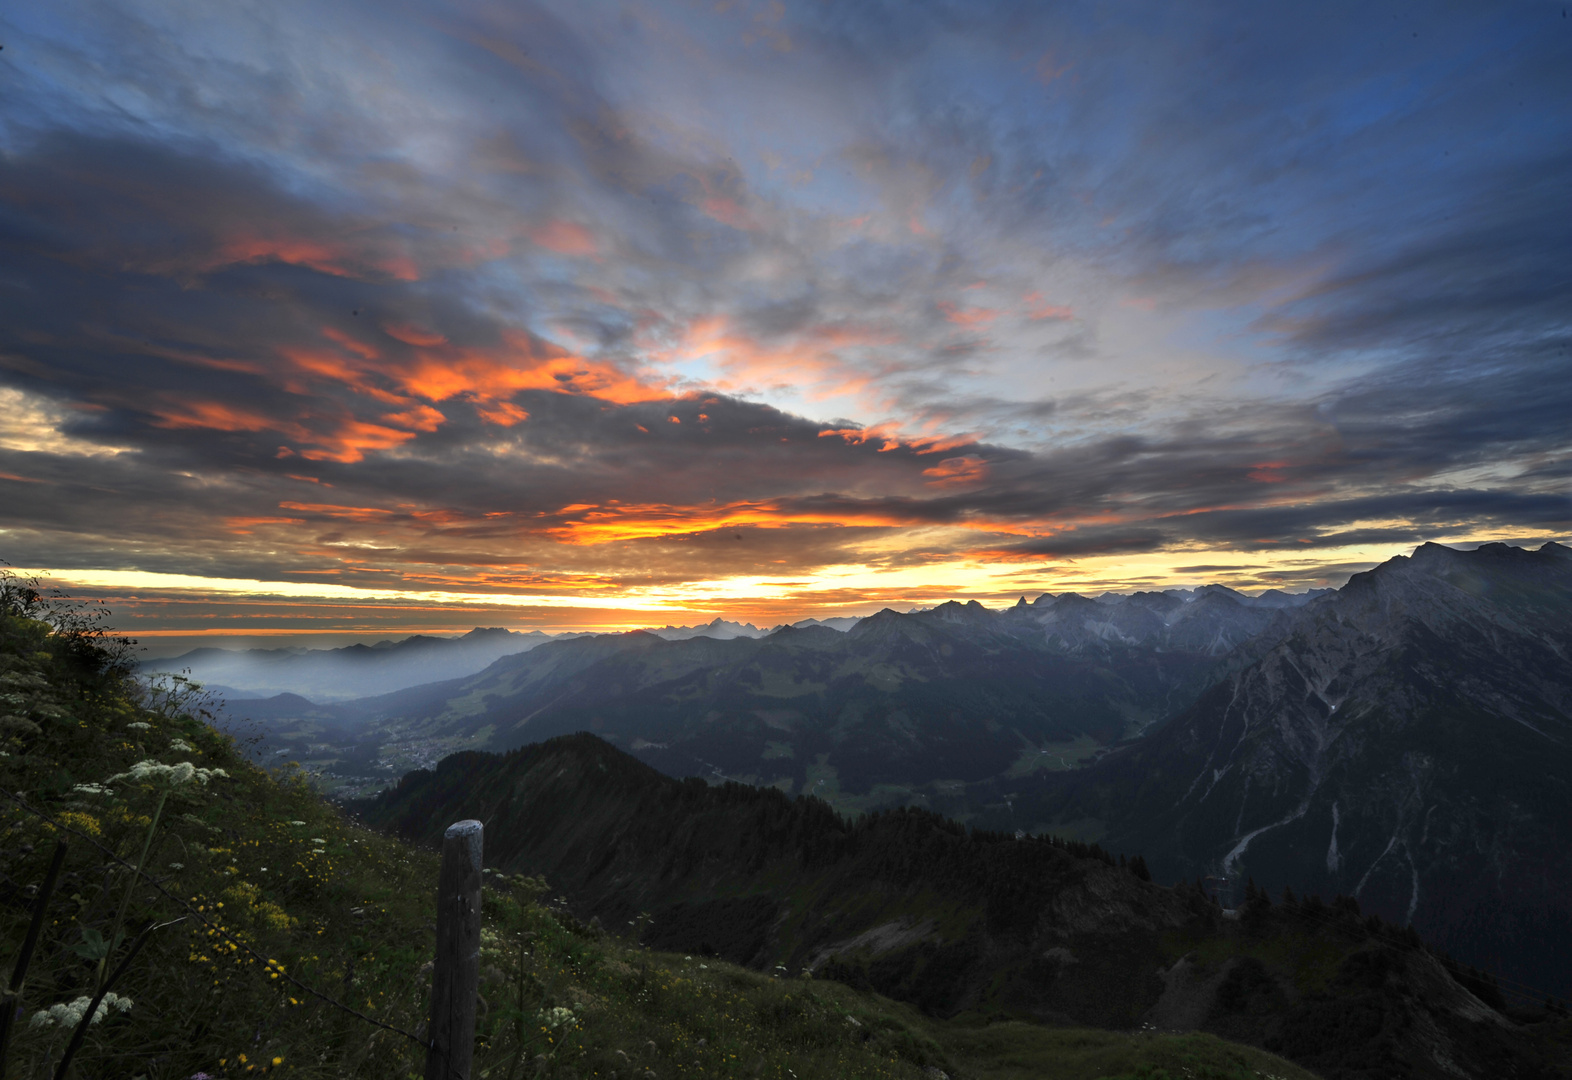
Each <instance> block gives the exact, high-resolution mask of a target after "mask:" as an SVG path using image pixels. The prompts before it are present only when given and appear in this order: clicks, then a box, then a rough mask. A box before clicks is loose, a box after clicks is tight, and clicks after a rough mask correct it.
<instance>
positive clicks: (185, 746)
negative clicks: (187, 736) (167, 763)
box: [169, 739, 196, 754]
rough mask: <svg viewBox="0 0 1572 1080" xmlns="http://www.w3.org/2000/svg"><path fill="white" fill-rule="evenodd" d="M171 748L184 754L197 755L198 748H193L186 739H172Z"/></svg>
mask: <svg viewBox="0 0 1572 1080" xmlns="http://www.w3.org/2000/svg"><path fill="white" fill-rule="evenodd" d="M169 748H170V749H171V750H178V751H180V752H181V753H182V754H194V753H196V747H194V746H192V745H191V744H190V743H188V742H186V741H185V740H184V739H172V740H170V743H169Z"/></svg>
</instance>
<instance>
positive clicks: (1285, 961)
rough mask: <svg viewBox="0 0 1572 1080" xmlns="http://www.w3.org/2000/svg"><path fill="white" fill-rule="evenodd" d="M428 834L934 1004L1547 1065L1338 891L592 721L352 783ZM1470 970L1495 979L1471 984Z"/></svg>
mask: <svg viewBox="0 0 1572 1080" xmlns="http://www.w3.org/2000/svg"><path fill="white" fill-rule="evenodd" d="M357 810H358V812H359V813H360V814H361V815H362V816H363V817H364V818H365V819H366V820H367V821H368V822H371V823H373V824H376V825H379V826H382V827H385V828H388V829H391V830H394V831H397V832H399V833H400V834H402V835H405V836H407V837H409V838H411V839H414V840H417V841H423V842H431V841H432V840H434V838H435V837H436V836H437V834H438V831H439V830H440V827H441V823H443V822H445V821H448V820H451V819H452V818H454V817H456V816H475V817H478V818H480V819H481V820H483V821H485V822H487V828H488V830H489V831H490V833H489V834H490V835H492V836H494V837H496V840H495V841H494V846H493V848H492V849H491V851H492V857H494V858H495V859H496V860H497V862H498V864H499V865H500V866H502V867H504V868H506V869H508V870H509V871H516V872H524V873H532V874H533V873H544V874H545V875H546V876H547V877H548V879H549V880H551V881H552V882H553V883H554V885H555V886H556V887H557V888H559V889H560V890H561V891H562V892H563V893H564V895H566V896H568V897H570V898H571V900H572V902H573V904H574V906H575V909H576V910H578V911H580V913H581V914H584V915H586V916H587V915H589V914H593V915H595V916H596V917H599V918H601V919H603V920H604V921H605V922H606V923H607V924H608V925H615V926H626V925H628V924H629V923H630V922H634V923H639V922H640V921H641V913H647V914H648V916H649V919H648V924H647V925H645V926H643V927H642V934H643V940H645V941H646V942H647V943H649V944H651V945H654V946H656V947H659V948H669V949H682V950H685V951H688V952H691V953H692V954H694V955H714V956H717V957H720V958H724V959H727V960H730V961H733V962H738V963H744V964H747V965H749V966H751V967H754V968H758V969H761V970H772V969H776V965H780V968H781V969H784V970H785V971H788V972H800V971H803V970H804V969H807V970H809V971H811V972H813V973H814V974H816V975H818V976H821V977H822V976H832V977H834V978H836V979H838V980H841V981H844V982H847V983H848V984H850V985H853V986H858V987H862V988H866V989H871V990H877V991H879V992H881V993H885V994H888V995H891V996H895V997H899V998H901V999H904V1000H907V1001H910V1002H913V1003H914V1004H917V1005H919V1006H920V1007H921V1008H923V1009H924V1010H925V1011H926V1012H928V1013H930V1014H932V1015H936V1016H947V1017H959V1018H962V1019H965V1018H971V1019H972V1020H973V1021H981V1020H985V1019H995V1020H997V1019H1005V1018H1022V1019H1026V1018H1030V1019H1035V1020H1039V1021H1047V1022H1050V1023H1060V1024H1093V1025H1098V1026H1103V1027H1110V1028H1121V1029H1126V1030H1130V1029H1136V1028H1138V1027H1140V1026H1141V1025H1143V1024H1149V1025H1156V1026H1160V1027H1162V1028H1164V1029H1180V1030H1185V1029H1188V1030H1195V1029H1203V1030H1213V1031H1219V1032H1226V1033H1227V1035H1228V1036H1229V1037H1231V1038H1235V1039H1239V1040H1244V1041H1248V1042H1253V1043H1256V1044H1258V1045H1262V1046H1265V1047H1267V1048H1273V1049H1278V1050H1279V1051H1280V1052H1282V1053H1284V1054H1286V1055H1288V1056H1290V1057H1293V1058H1294V1059H1296V1060H1298V1061H1299V1062H1300V1063H1301V1064H1303V1065H1305V1066H1307V1067H1309V1068H1312V1069H1314V1070H1315V1071H1317V1072H1318V1073H1320V1074H1321V1075H1323V1076H1326V1077H1362V1076H1377V1075H1379V1076H1415V1077H1432V1076H1433V1077H1441V1076H1448V1075H1451V1076H1456V1075H1458V1072H1456V1071H1454V1070H1461V1071H1462V1074H1463V1075H1466V1076H1479V1077H1486V1076H1497V1075H1503V1073H1502V1071H1501V1070H1502V1068H1503V1066H1504V1065H1505V1067H1508V1068H1510V1069H1512V1070H1515V1074H1516V1075H1521V1076H1551V1075H1558V1072H1557V1068H1556V1067H1555V1066H1553V1065H1552V1064H1551V1060H1552V1058H1553V1056H1554V1055H1553V1053H1552V1054H1548V1055H1547V1052H1546V1051H1545V1049H1544V1048H1543V1047H1542V1046H1541V1045H1540V1044H1539V1043H1538V1042H1537V1041H1536V1039H1535V1038H1534V1037H1533V1036H1532V1035H1530V1034H1528V1033H1527V1032H1525V1030H1524V1029H1522V1028H1520V1027H1519V1026H1518V1025H1517V1024H1515V1023H1513V1022H1512V1021H1510V1020H1508V1019H1506V1018H1505V1017H1504V1016H1502V1015H1501V1014H1499V1013H1497V1012H1495V1011H1494V1010H1492V1009H1491V1008H1488V1007H1487V1006H1485V1005H1484V1004H1482V1003H1481V1001H1480V1000H1479V999H1478V998H1477V997H1476V996H1475V995H1474V994H1472V993H1470V992H1469V991H1467V990H1465V989H1464V988H1463V986H1461V985H1460V984H1459V983H1458V982H1457V981H1456V980H1455V979H1454V978H1453V977H1452V976H1451V975H1450V974H1449V973H1448V971H1447V969H1446V968H1445V966H1444V965H1443V963H1442V962H1441V961H1439V960H1438V959H1437V958H1436V957H1435V956H1434V955H1432V954H1431V953H1430V952H1429V951H1427V950H1426V949H1424V948H1423V947H1422V946H1421V945H1420V944H1419V942H1418V939H1417V938H1415V937H1414V936H1413V935H1411V934H1404V933H1399V932H1397V931H1395V930H1393V929H1391V928H1389V927H1384V926H1380V925H1377V924H1375V923H1366V922H1363V921H1361V920H1360V919H1359V918H1358V917H1357V916H1356V915H1354V914H1351V913H1350V909H1348V908H1347V907H1346V906H1343V907H1339V908H1337V909H1335V910H1334V909H1329V908H1327V907H1325V906H1322V905H1320V904H1319V902H1316V903H1313V904H1308V903H1307V904H1302V905H1301V904H1294V905H1291V906H1273V905H1271V904H1269V903H1267V902H1266V901H1265V900H1264V898H1258V899H1257V900H1256V901H1255V902H1254V903H1252V905H1251V908H1250V910H1249V911H1248V912H1246V913H1244V914H1243V915H1242V916H1241V917H1240V918H1237V919H1233V918H1229V917H1228V916H1227V915H1225V914H1224V912H1222V911H1221V910H1220V909H1219V908H1217V907H1216V906H1215V905H1214V904H1213V903H1212V902H1211V901H1209V900H1208V899H1206V898H1205V897H1204V895H1203V894H1202V893H1201V892H1200V891H1199V890H1198V889H1196V888H1194V887H1190V886H1181V887H1178V888H1163V887H1160V886H1158V885H1155V884H1152V883H1150V882H1148V881H1143V880H1140V879H1139V878H1138V877H1137V876H1136V874H1135V873H1134V872H1132V870H1130V869H1126V868H1124V867H1121V866H1119V865H1116V864H1114V863H1112V862H1111V861H1110V860H1107V859H1105V858H1104V857H1103V856H1102V853H1101V852H1099V851H1097V850H1093V849H1088V848H1083V847H1080V846H1079V845H1066V844H1058V843H1054V842H1051V841H1049V840H1046V839H1037V838H1016V837H1012V836H1006V835H999V834H978V833H975V832H969V831H967V830H965V829H963V828H961V827H959V826H957V825H955V824H953V823H951V822H948V821H945V820H944V819H942V818H940V817H938V816H937V815H934V814H931V813H928V812H925V811H922V810H911V809H906V810H896V811H890V812H886V813H881V814H876V815H871V816H868V817H864V818H862V819H859V820H858V821H856V822H847V821H845V820H844V819H842V818H840V817H839V816H837V815H836V814H835V813H834V812H833V811H831V810H830V808H829V807H828V806H827V805H825V804H824V803H822V802H820V801H818V800H814V799H796V800H793V799H789V798H787V797H786V796H784V795H782V794H781V793H779V792H777V791H773V790H760V789H755V788H749V787H746V786H743V785H738V784H727V785H723V786H720V787H710V786H707V785H706V784H704V783H703V782H702V781H701V780H698V779H689V780H686V781H678V780H674V779H672V778H670V777H666V776H663V775H661V774H659V773H657V772H656V771H655V770H653V769H651V768H649V767H648V766H645V765H643V764H641V763H640V762H637V761H635V760H633V759H632V758H630V757H629V756H628V755H626V754H623V753H621V752H620V751H618V750H616V749H615V748H613V747H611V746H610V745H608V744H607V743H605V742H603V741H602V740H599V739H596V738H594V737H592V736H589V735H578V736H571V737H563V738H558V739H554V740H551V741H548V742H546V743H543V744H539V745H534V746H530V747H526V748H524V749H522V750H519V751H515V752H513V753H510V754H506V755H490V754H480V753H465V754H459V755H454V756H453V757H451V758H448V759H446V760H445V761H444V762H443V763H442V764H441V765H440V766H439V767H438V768H437V769H436V770H435V771H434V772H433V771H422V772H418V773H414V774H411V775H409V776H406V777H405V778H404V780H403V781H401V783H400V784H399V786H398V787H397V788H396V789H395V790H393V791H390V792H387V793H385V794H384V795H382V796H381V797H379V798H378V799H375V800H372V801H370V802H367V803H362V804H358V806H357ZM1480 989H1481V991H1482V992H1486V993H1488V988H1487V987H1485V986H1484V985H1483V984H1481V985H1480Z"/></svg>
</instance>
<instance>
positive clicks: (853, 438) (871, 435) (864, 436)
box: [819, 424, 901, 453]
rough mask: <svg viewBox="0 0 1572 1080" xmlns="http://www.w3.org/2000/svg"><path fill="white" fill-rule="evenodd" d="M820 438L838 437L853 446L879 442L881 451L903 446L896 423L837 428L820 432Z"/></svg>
mask: <svg viewBox="0 0 1572 1080" xmlns="http://www.w3.org/2000/svg"><path fill="white" fill-rule="evenodd" d="M819 438H821V439H830V438H838V439H840V440H842V441H843V442H846V443H849V444H851V445H852V446H862V445H864V444H867V443H872V442H878V443H879V444H880V445H879V452H880V453H883V452H884V451H886V450H898V449H900V446H901V438H900V435H899V434H898V433H897V431H896V427H895V425H894V424H872V425H870V426H868V427H865V428H836V429H834V430H833V431H821V432H819Z"/></svg>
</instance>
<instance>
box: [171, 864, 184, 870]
mask: <svg viewBox="0 0 1572 1080" xmlns="http://www.w3.org/2000/svg"><path fill="white" fill-rule="evenodd" d="M169 868H170V869H171V870H184V869H185V868H186V864H185V863H179V862H172V863H170V864H169Z"/></svg>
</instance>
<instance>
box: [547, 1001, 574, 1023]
mask: <svg viewBox="0 0 1572 1080" xmlns="http://www.w3.org/2000/svg"><path fill="white" fill-rule="evenodd" d="M542 1019H544V1020H545V1021H546V1026H547V1027H552V1028H558V1027H562V1026H563V1025H564V1024H571V1023H573V1010H572V1009H565V1008H563V1007H562V1006H561V1005H558V1006H557V1007H556V1008H555V1009H547V1010H546V1014H545V1016H544V1017H542Z"/></svg>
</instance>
